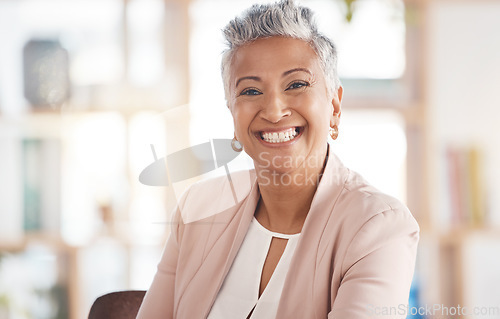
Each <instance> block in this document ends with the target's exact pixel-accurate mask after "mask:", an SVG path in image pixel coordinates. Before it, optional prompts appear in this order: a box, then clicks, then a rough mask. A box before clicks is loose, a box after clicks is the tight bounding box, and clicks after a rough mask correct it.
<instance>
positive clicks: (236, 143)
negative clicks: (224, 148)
mask: <svg viewBox="0 0 500 319" xmlns="http://www.w3.org/2000/svg"><path fill="white" fill-rule="evenodd" d="M231 148H232V149H233V151H235V152H238V153H239V152H241V151H243V146H242V145H241V143H240V141H238V140H237V139H236V137H233V139H232V140H231Z"/></svg>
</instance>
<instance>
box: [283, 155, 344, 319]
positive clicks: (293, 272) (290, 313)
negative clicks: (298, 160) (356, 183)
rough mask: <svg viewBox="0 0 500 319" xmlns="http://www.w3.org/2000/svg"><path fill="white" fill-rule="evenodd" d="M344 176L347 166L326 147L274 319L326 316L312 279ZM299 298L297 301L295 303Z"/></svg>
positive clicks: (320, 297) (324, 247) (314, 276)
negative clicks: (321, 167)
mask: <svg viewBox="0 0 500 319" xmlns="http://www.w3.org/2000/svg"><path fill="white" fill-rule="evenodd" d="M329 148H330V146H329ZM347 176H348V170H347V168H345V167H344V166H343V164H342V163H341V162H340V161H339V160H338V158H337V157H336V156H335V155H334V154H333V153H332V152H331V150H329V155H328V160H327V164H326V167H325V170H324V172H323V177H322V178H321V181H320V183H319V185H318V188H317V190H316V193H315V194H314V197H313V201H312V203H311V207H310V209H309V212H308V214H307V217H306V220H305V222H304V226H303V227H302V231H301V238H300V240H299V242H298V244H297V247H296V249H295V253H294V256H293V258H292V261H291V264H290V268H289V270H288V273H287V277H286V280H285V285H284V287H283V292H282V295H281V300H280V305H279V308H278V315H277V318H291V317H295V318H311V314H312V313H314V314H315V317H316V318H326V314H325V313H322V312H323V311H325V310H326V309H328V307H327V305H323V304H322V303H324V301H327V300H328V299H327V298H324V296H315V278H316V273H317V266H318V264H319V261H320V259H321V257H322V256H323V252H324V250H325V249H326V246H327V245H328V243H325V241H328V239H329V236H324V231H325V228H326V225H327V224H328V223H329V222H331V219H332V216H333V215H334V214H333V207H334V206H335V202H336V200H337V198H338V197H339V195H340V194H341V191H342V189H343V186H344V183H345V181H346V179H347ZM323 279H324V277H323ZM325 293H328V291H327V292H325ZM299 300H300V301H301V302H300V303H299V302H297V301H299Z"/></svg>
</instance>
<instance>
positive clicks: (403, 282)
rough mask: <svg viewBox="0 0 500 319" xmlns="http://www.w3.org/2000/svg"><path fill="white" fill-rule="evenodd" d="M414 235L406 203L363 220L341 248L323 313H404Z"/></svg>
mask: <svg viewBox="0 0 500 319" xmlns="http://www.w3.org/2000/svg"><path fill="white" fill-rule="evenodd" d="M418 239H419V227H418V224H417V222H416V221H415V219H414V218H413V216H412V215H411V213H410V212H409V211H408V210H407V209H406V208H401V209H391V210H387V211H385V212H382V213H379V214H377V215H375V216H373V217H372V218H370V219H369V220H368V221H367V222H365V223H364V225H363V226H362V227H361V228H360V229H359V231H358V232H357V234H356V235H355V236H354V238H353V240H352V242H351V243H350V245H349V248H348V249H347V251H346V253H345V257H344V260H343V262H342V273H343V274H344V275H343V277H342V280H341V284H340V287H339V289H338V291H337V295H336V298H335V301H334V302H333V305H332V310H331V312H330V313H329V314H328V318H329V319H333V318H335V319H364V318H366V319H368V318H370V319H374V318H380V319H382V318H383V319H395V318H398V319H399V318H406V314H407V313H406V312H407V311H406V310H407V305H408V297H409V290H410V285H411V281H412V278H413V271H414V267H415V260H416V254H417V243H418Z"/></svg>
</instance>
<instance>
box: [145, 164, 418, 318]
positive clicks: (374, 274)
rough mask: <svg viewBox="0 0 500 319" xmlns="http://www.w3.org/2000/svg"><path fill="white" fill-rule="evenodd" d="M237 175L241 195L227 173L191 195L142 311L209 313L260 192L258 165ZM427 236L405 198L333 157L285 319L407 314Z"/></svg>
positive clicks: (299, 253)
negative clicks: (382, 189) (422, 236)
mask: <svg viewBox="0 0 500 319" xmlns="http://www.w3.org/2000/svg"><path fill="white" fill-rule="evenodd" d="M232 182H233V185H234V189H235V190H236V195H237V200H235V198H234V196H233V192H232V190H231V187H230V184H229V182H228V179H227V177H225V176H224V177H221V178H215V179H211V180H208V181H203V182H200V183H197V184H195V185H193V186H192V187H191V188H190V189H189V190H188V191H187V192H186V193H185V194H184V195H183V197H182V199H181V201H180V203H179V205H178V208H177V214H176V216H177V217H176V218H177V220H178V221H177V222H175V223H174V224H173V227H172V233H171V235H170V237H169V240H168V241H167V244H166V247H165V250H164V252H163V256H162V258H161V261H160V263H159V265H158V272H157V274H156V276H155V278H154V280H153V283H152V285H151V287H150V289H149V290H148V292H147V293H146V296H145V298H144V301H143V304H142V306H141V308H140V310H139V314H138V316H137V318H141V319H142V318H144V319H154V318H178V319H198V318H206V317H207V315H208V313H209V311H210V308H211V307H212V304H213V302H214V300H215V298H216V296H217V293H218V291H219V289H220V287H221V285H222V283H223V281H224V278H225V276H226V274H227V273H228V270H229V268H230V267H231V263H232V261H233V259H234V257H235V255H236V253H237V251H238V249H239V247H240V245H241V243H242V241H243V238H244V237H245V234H246V232H247V229H248V227H249V225H250V222H251V220H252V218H253V215H254V211H255V208H256V205H257V202H258V200H259V196H260V195H259V188H258V184H257V182H256V177H255V173H254V172H253V171H250V172H238V173H233V174H232ZM235 202H237V203H235ZM179 217H181V218H179ZM418 238H419V227H418V224H417V222H416V221H415V219H414V218H413V216H412V215H411V213H410V212H409V210H408V209H407V208H406V207H405V206H404V205H402V204H401V203H400V202H399V201H398V200H396V199H394V198H392V197H390V196H388V195H385V194H383V193H381V192H380V191H378V190H377V189H375V188H373V187H372V186H370V185H369V184H367V183H366V181H365V180H364V179H363V178H362V177H361V176H360V175H358V174H357V173H355V172H353V171H351V170H349V169H347V168H346V167H345V166H344V165H343V164H342V163H341V162H340V161H339V159H338V158H337V157H336V156H335V155H333V154H332V155H330V156H329V159H328V161H327V165H326V167H325V171H324V174H323V177H322V179H321V182H320V184H319V185H318V188H317V190H316V193H315V195H314V198H313V201H312V204H311V208H310V210H309V213H308V215H307V218H306V221H305V223H304V226H303V228H302V235H301V238H300V240H299V243H298V245H297V247H296V250H295V254H294V256H293V259H292V262H291V265H290V268H289V270H288V274H287V277H286V281H285V286H284V288H283V293H282V296H281V299H280V304H279V308H278V314H277V317H276V318H283V319H290V318H298V319H313V318H316V319H325V318H337V319H349V318H353V319H354V318H356V319H361V318H384V319H389V318H406V305H407V303H408V294H409V288H410V284H411V280H412V277H413V271H414V265H415V257H416V250H417V243H418ZM255 280H259V278H255ZM235 319H245V318H235Z"/></svg>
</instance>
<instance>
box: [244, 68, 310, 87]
mask: <svg viewBox="0 0 500 319" xmlns="http://www.w3.org/2000/svg"><path fill="white" fill-rule="evenodd" d="M294 72H305V73H307V74H309V75H311V76H312V75H313V74H312V72H311V71H309V70H308V69H306V68H294V69H291V70H288V71H285V72H283V74H282V75H281V76H282V77H285V76H287V75H289V74H292V73H294ZM243 80H254V81H257V82H260V81H262V79H261V78H260V77H258V76H244V77H241V78H239V79H238V81H236V85H235V87H238V84H240V82H241V81H243Z"/></svg>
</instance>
